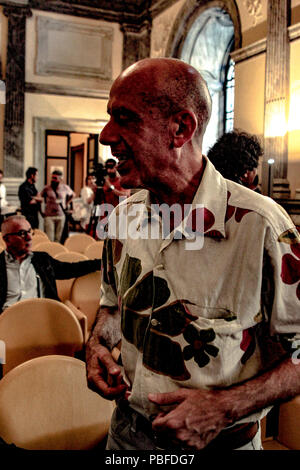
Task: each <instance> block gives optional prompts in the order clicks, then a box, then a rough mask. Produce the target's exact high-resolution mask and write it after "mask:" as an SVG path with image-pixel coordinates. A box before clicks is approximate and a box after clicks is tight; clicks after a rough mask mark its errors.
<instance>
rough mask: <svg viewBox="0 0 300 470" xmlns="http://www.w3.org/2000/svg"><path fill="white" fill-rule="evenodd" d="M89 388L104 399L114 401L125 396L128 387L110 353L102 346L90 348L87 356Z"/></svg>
mask: <svg viewBox="0 0 300 470" xmlns="http://www.w3.org/2000/svg"><path fill="white" fill-rule="evenodd" d="M86 364H87V380H88V385H89V387H90V388H91V389H92V390H94V392H97V393H99V395H101V396H102V397H103V398H106V399H108V400H114V399H116V398H119V397H120V396H122V395H124V393H125V391H126V389H127V385H126V384H125V383H124V381H123V377H122V375H121V369H120V367H119V366H118V365H117V364H116V362H115V361H114V360H113V358H112V355H111V353H110V351H109V350H108V349H107V348H106V347H105V346H102V345H101V344H97V345H93V346H92V347H89V346H88V345H87V354H86Z"/></svg>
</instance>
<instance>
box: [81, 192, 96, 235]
mask: <svg viewBox="0 0 300 470" xmlns="http://www.w3.org/2000/svg"><path fill="white" fill-rule="evenodd" d="M93 193H94V191H93V190H92V188H90V187H89V186H84V187H83V188H82V189H81V192H80V196H81V199H82V201H83V207H82V211H81V221H80V223H81V226H82V227H83V228H85V227H86V226H87V224H88V223H89V221H90V217H91V215H92V210H93V207H94V201H92V202H90V203H88V199H89V198H90V197H91V196H92V195H93Z"/></svg>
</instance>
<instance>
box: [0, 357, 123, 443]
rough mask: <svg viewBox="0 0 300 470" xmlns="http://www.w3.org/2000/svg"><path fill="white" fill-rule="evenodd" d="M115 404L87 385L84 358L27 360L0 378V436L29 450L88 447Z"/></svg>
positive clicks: (105, 427)
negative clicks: (81, 359) (82, 359)
mask: <svg viewBox="0 0 300 470" xmlns="http://www.w3.org/2000/svg"><path fill="white" fill-rule="evenodd" d="M113 408H114V405H113V403H112V402H110V401H108V400H105V399H104V398H101V397H100V395H98V394H97V393H95V392H92V391H91V390H89V389H88V387H87V382H86V370H85V364H84V362H82V361H80V360H79V359H75V358H72V357H66V356H57V355H53V356H45V357H39V358H36V359H32V360H30V361H27V362H25V363H23V364H21V365H19V366H18V367H16V368H15V369H13V370H12V371H10V372H9V374H7V375H6V376H5V377H3V379H2V380H1V381H0V429H1V437H2V438H3V439H4V440H5V441H6V442H7V443H9V444H11V443H13V444H15V445H16V446H18V447H21V448H24V449H29V450H89V449H93V448H95V447H96V446H97V445H99V443H101V442H102V441H103V440H104V438H105V437H106V435H107V432H108V427H109V423H110V419H111V414H112V411H113Z"/></svg>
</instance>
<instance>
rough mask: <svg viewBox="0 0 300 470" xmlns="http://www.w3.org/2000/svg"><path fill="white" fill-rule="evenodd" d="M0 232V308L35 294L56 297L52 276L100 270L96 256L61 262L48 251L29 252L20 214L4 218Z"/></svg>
mask: <svg viewBox="0 0 300 470" xmlns="http://www.w3.org/2000/svg"><path fill="white" fill-rule="evenodd" d="M1 233H2V237H3V240H4V241H5V243H6V250H5V251H3V252H2V253H0V312H2V311H3V310H4V309H6V308H7V307H9V306H10V305H13V304H15V303H16V302H18V301H19V300H24V299H29V298H35V297H47V298H49V299H55V300H60V299H59V297H58V294H57V289H56V282H55V281H56V279H71V278H73V277H79V276H84V275H85V274H88V273H90V272H94V271H98V270H100V267H101V261H100V260H87V261H79V262H77V263H65V262H61V261H58V260H56V259H54V258H52V257H51V256H50V255H48V253H44V252H34V253H32V251H31V249H32V232H31V225H30V223H29V222H28V221H27V220H26V218H25V217H24V216H22V215H13V216H11V217H8V218H7V219H5V220H4V222H3V223H2V225H1ZM99 275H100V274H99Z"/></svg>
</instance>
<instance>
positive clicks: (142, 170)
mask: <svg viewBox="0 0 300 470" xmlns="http://www.w3.org/2000/svg"><path fill="white" fill-rule="evenodd" d="M143 89H146V90H147V91H148V90H149V89H151V86H150V84H147V80H146V79H145V80H144V81H143V82H142V83H141V80H136V79H135V78H132V77H130V78H129V77H125V78H122V79H118V80H117V81H116V82H115V84H114V85H113V87H112V90H111V93H110V99H109V103H108V114H109V115H110V120H109V122H108V123H107V124H106V126H105V127H104V129H103V130H102V132H101V134H100V142H101V143H102V144H103V145H110V147H111V153H112V155H114V156H115V157H117V158H118V159H119V164H118V167H117V170H118V172H119V174H120V176H121V181H120V182H121V185H122V186H123V187H125V188H137V187H144V188H148V189H150V190H151V189H153V188H154V187H155V185H156V184H159V181H160V175H161V174H162V172H163V171H164V170H165V169H166V168H167V167H168V165H169V164H170V163H169V135H168V126H167V120H166V119H163V117H162V116H161V114H160V112H159V111H158V110H157V109H153V108H152V109H149V107H147V106H146V105H145V104H144V103H143V101H142V98H141V96H142V92H143Z"/></svg>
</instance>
